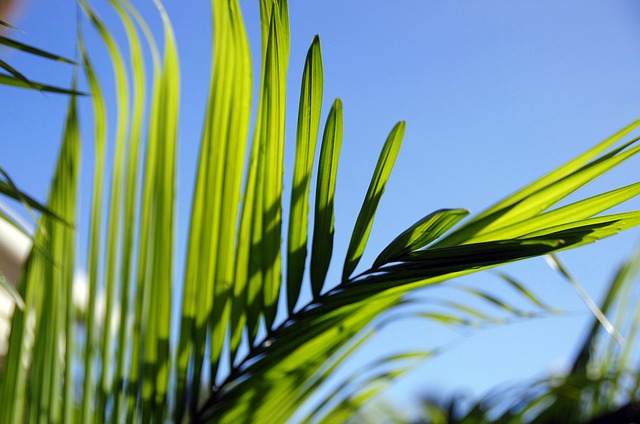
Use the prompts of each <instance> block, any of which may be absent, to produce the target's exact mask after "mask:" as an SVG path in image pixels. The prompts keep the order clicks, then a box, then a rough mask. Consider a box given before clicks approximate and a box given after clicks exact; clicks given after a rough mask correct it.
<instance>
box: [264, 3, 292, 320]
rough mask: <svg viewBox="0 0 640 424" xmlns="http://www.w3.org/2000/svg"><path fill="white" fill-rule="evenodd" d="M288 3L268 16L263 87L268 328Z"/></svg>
mask: <svg viewBox="0 0 640 424" xmlns="http://www.w3.org/2000/svg"><path fill="white" fill-rule="evenodd" d="M283 3H286V2H277V3H274V7H273V8H272V13H271V16H270V18H269V22H270V23H269V26H270V29H269V41H268V43H267V52H266V58H265V64H264V79H263V87H262V90H261V96H262V98H261V101H263V102H264V103H263V105H261V108H260V111H259V113H260V116H259V118H258V119H260V124H259V126H260V130H259V140H260V144H261V146H262V147H261V148H262V149H263V154H262V157H261V160H262V162H261V164H262V167H261V168H262V191H263V194H262V196H263V198H262V215H263V223H262V243H261V246H262V248H261V250H262V252H261V254H262V278H263V285H264V291H263V298H262V302H263V312H264V318H265V323H266V325H267V328H270V327H271V326H272V325H273V322H274V321H275V317H276V312H277V308H278V298H279V294H280V286H281V283H282V275H281V267H282V257H281V250H280V244H281V237H282V236H281V230H282V191H283V180H282V177H283V170H284V163H283V162H284V123H285V94H286V89H285V87H286V69H287V61H288V39H287V36H286V34H287V33H288V31H289V28H288V27H287V28H284V27H283V26H284V25H285V22H286V23H288V17H287V16H282V15H283V14H284V15H288V14H287V12H286V9H284V10H281V7H275V6H281V5H282V4H283Z"/></svg>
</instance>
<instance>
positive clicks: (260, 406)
mask: <svg viewBox="0 0 640 424" xmlns="http://www.w3.org/2000/svg"><path fill="white" fill-rule="evenodd" d="M397 302H398V298H397V297H394V296H387V295H385V294H383V295H382V296H379V297H378V298H376V299H374V301H372V302H371V303H370V304H367V305H347V306H344V307H342V308H339V309H336V310H334V311H332V312H331V313H328V314H318V315H315V314H313V315H311V316H308V317H307V318H308V319H305V320H302V321H296V322H295V323H293V324H292V325H291V326H287V327H282V328H280V329H279V330H276V331H275V332H274V333H273V336H272V338H271V339H270V340H269V343H268V347H265V345H262V346H261V348H260V349H258V350H256V351H255V353H254V354H252V355H251V357H260V356H262V354H264V353H267V352H268V355H267V356H264V357H263V358H261V359H260V360H258V361H257V362H254V363H251V362H250V361H249V360H250V359H251V357H249V358H248V361H247V362H248V363H249V364H250V365H248V366H247V367H246V369H244V370H243V375H245V378H243V379H242V380H241V381H238V382H233V383H232V384H230V386H229V388H228V389H225V390H223V391H221V392H220V393H218V394H217V397H216V398H215V404H213V405H208V406H205V408H204V409H203V410H202V411H201V415H200V416H199V419H201V420H207V419H212V418H214V415H212V414H215V421H216V422H218V423H237V422H246V420H247V417H250V418H249V419H250V420H251V421H253V422H263V421H265V420H266V421H269V422H285V421H286V419H287V418H288V417H290V416H291V415H292V414H293V413H294V412H295V410H296V409H297V407H298V405H299V402H300V401H301V400H303V399H304V396H307V395H308V393H306V391H305V387H306V384H307V383H308V382H311V381H313V379H314V376H316V373H317V372H318V370H319V369H320V368H321V367H322V366H323V365H325V364H326V362H327V361H328V360H329V359H330V358H331V357H332V356H333V355H334V354H335V353H336V352H338V350H339V349H340V348H341V347H342V346H344V345H345V344H346V343H347V342H348V341H349V340H350V339H352V338H353V337H355V336H356V335H357V334H359V333H360V331H362V330H363V329H364V328H365V327H366V326H367V324H369V323H370V322H371V320H372V319H373V318H374V317H376V316H377V315H379V314H380V313H381V312H382V311H384V310H386V309H388V308H391V307H392V306H393V305H395V304H397ZM354 306H355V307H354Z"/></svg>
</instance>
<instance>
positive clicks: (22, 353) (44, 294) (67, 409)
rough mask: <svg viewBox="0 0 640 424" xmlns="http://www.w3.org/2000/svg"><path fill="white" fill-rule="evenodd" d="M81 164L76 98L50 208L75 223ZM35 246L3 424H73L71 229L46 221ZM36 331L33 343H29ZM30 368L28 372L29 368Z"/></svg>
mask: <svg viewBox="0 0 640 424" xmlns="http://www.w3.org/2000/svg"><path fill="white" fill-rule="evenodd" d="M74 86H75V83H74ZM79 161H80V134H79V129H78V121H77V111H76V99H75V97H72V98H71V100H70V103H69V109H68V112H67V121H66V125H65V130H64V137H63V143H62V148H61V150H60V155H59V158H58V165H57V167H56V172H55V176H54V179H53V183H52V185H51V190H50V193H49V200H48V202H47V208H48V209H51V210H53V211H55V213H56V215H59V216H60V217H62V218H63V219H64V220H65V221H66V222H72V223H73V222H75V214H76V202H77V198H76V193H77V181H78V174H77V171H78V169H79ZM34 246H42V248H41V249H38V248H33V249H32V250H31V254H30V255H29V259H28V260H27V263H26V265H25V268H24V270H23V272H22V277H21V284H20V288H19V293H20V295H21V296H22V298H23V299H24V301H25V307H24V309H16V310H15V312H14V314H13V318H12V322H11V328H12V331H11V335H10V340H9V352H8V354H7V358H6V360H7V368H6V372H4V373H3V374H2V376H1V378H0V383H1V384H0V422H23V421H26V420H29V419H33V418H35V417H38V418H39V419H41V420H44V421H46V422H53V421H59V420H66V421H69V420H70V418H71V413H72V407H73V401H74V398H73V390H72V389H73V381H74V378H73V372H72V371H73V370H72V367H71V366H70V365H69V364H72V363H73V360H74V359H73V352H74V350H73V349H72V347H73V346H74V343H75V342H74V340H75V338H74V331H75V330H74V320H75V318H74V316H73V308H72V303H71V299H72V281H73V272H74V235H73V229H72V228H70V227H69V226H68V225H66V224H63V223H62V222H60V220H58V219H54V218H52V217H49V216H48V215H44V216H43V218H42V219H41V221H40V224H39V230H38V231H37V232H36V237H35V243H34ZM43 251H45V252H49V254H50V256H48V255H44V254H43V253H42V252H43ZM54 305H55V307H54ZM29 316H34V317H35V318H36V320H35V323H29V320H28V317H29ZM32 326H33V327H32ZM30 327H32V328H30ZM32 329H33V331H34V332H35V339H33V341H32V342H29V341H28V339H29V337H33V336H30V335H29V333H30V332H31V331H32ZM59 335H64V336H65V337H64V338H60V337H59ZM61 350H63V351H64V352H65V353H64V358H60V356H59V355H52V354H51V352H58V351H61ZM27 364H30V366H25V365H27ZM65 364H67V366H65ZM35 387H37V388H38V389H37V390H35V389H34V388H35ZM25 414H27V415H25Z"/></svg>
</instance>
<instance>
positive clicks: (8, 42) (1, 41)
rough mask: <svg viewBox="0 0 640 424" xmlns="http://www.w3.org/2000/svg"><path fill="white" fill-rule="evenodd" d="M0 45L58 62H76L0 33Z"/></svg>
mask: <svg viewBox="0 0 640 424" xmlns="http://www.w3.org/2000/svg"><path fill="white" fill-rule="evenodd" d="M11 28H12V27H11ZM0 45H3V46H7V47H10V48H12V49H16V50H21V51H23V52H26V53H30V54H33V55H36V56H40V57H43V58H45V59H51V60H56V61H59V62H64V63H70V64H73V65H75V63H76V62H74V61H73V60H71V59H67V58H65V57H62V56H59V55H57V54H54V53H50V52H47V51H45V50H42V49H39V48H37V47H33V46H30V45H28V44H24V43H21V42H19V41H15V40H12V39H10V38H7V37H4V36H2V35H0Z"/></svg>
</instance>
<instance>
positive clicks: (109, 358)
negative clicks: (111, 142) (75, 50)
mask: <svg viewBox="0 0 640 424" xmlns="http://www.w3.org/2000/svg"><path fill="white" fill-rule="evenodd" d="M80 5H81V7H82V10H83V11H84V13H85V14H86V16H87V17H88V18H89V20H90V21H91V23H92V25H93V27H94V28H95V29H96V30H97V32H98V34H99V35H100V38H101V39H102V42H103V43H104V44H105V46H106V47H107V50H108V52H109V57H110V59H111V65H112V67H113V72H114V76H115V82H116V84H115V87H116V102H117V117H116V130H115V151H114V157H113V162H112V171H111V175H110V176H111V186H110V191H109V206H108V215H107V217H108V218H107V221H108V223H107V237H106V250H105V261H104V265H103V266H104V284H105V312H104V320H103V323H104V325H105V329H110V326H111V323H112V322H113V320H115V319H116V318H115V316H116V309H117V305H116V301H117V300H116V293H117V292H118V291H119V288H120V286H121V283H122V282H121V280H120V278H119V277H120V275H119V272H118V263H119V260H120V258H121V255H120V251H121V248H122V230H123V221H124V216H123V215H124V211H123V193H124V187H123V184H124V183H125V176H126V175H125V173H126V166H127V165H126V153H125V152H126V145H127V141H128V136H129V124H130V104H131V96H130V88H129V80H128V75H127V67H126V61H125V59H124V57H123V54H122V52H121V48H120V47H119V46H118V44H117V42H116V40H115V38H114V36H113V35H112V34H111V32H110V30H109V29H108V28H107V27H106V26H105V24H104V23H103V22H102V20H101V19H100V17H99V16H98V15H97V14H96V13H95V11H94V10H93V9H91V7H90V6H89V5H88V4H87V3H86V1H85V0H81V2H80ZM113 341H114V340H113V334H112V332H111V331H108V330H105V331H103V332H102V334H101V337H100V359H101V361H102V367H101V373H100V384H99V389H98V399H97V415H98V417H102V419H107V416H108V413H109V411H108V406H107V405H108V404H109V403H111V401H112V399H113V395H114V393H113V390H112V387H113V385H114V371H115V366H114V365H115V364H114V360H113V358H114V355H115V354H116V349H114V348H113Z"/></svg>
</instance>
